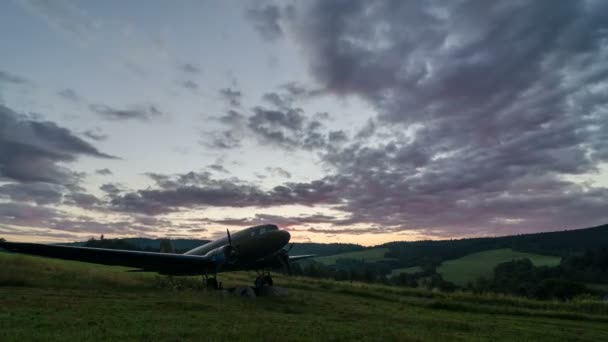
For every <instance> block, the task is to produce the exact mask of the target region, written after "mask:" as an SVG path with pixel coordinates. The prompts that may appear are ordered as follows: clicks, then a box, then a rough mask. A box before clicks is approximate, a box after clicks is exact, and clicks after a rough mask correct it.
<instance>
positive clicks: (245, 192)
mask: <svg viewBox="0 0 608 342" xmlns="http://www.w3.org/2000/svg"><path fill="white" fill-rule="evenodd" d="M149 176H150V177H151V178H152V179H153V180H154V181H155V182H156V183H157V186H158V188H156V189H146V190H139V191H136V192H129V193H126V194H122V195H120V196H114V198H112V208H113V209H114V210H118V211H124V212H134V213H143V214H147V215H157V214H162V213H167V212H172V211H178V210H180V209H183V208H196V207H269V206H280V205H288V204H301V205H314V204H331V203H338V201H337V197H336V195H335V193H336V191H337V189H336V188H335V187H334V186H332V185H331V184H327V183H325V182H324V181H314V182H311V183H285V184H283V185H281V186H277V187H275V188H273V189H271V190H263V189H261V188H259V187H257V186H255V185H253V184H250V183H248V182H244V181H242V180H239V179H236V178H231V179H219V180H218V179H213V178H211V176H210V174H209V173H208V172H203V173H196V172H190V173H187V174H181V175H176V176H166V175H158V174H149Z"/></svg>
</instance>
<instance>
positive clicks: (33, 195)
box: [0, 182, 65, 205]
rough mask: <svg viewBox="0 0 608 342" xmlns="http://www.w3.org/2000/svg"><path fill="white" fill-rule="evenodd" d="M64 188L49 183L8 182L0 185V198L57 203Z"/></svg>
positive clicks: (40, 203)
mask: <svg viewBox="0 0 608 342" xmlns="http://www.w3.org/2000/svg"><path fill="white" fill-rule="evenodd" d="M64 191H65V188H64V187H62V186H59V185H57V184H49V183H38V182H36V183H25V184H19V183H9V184H4V185H2V186H0V198H3V199H6V200H10V201H14V202H33V203H36V204H38V205H46V204H58V203H61V201H62V199H63V193H64Z"/></svg>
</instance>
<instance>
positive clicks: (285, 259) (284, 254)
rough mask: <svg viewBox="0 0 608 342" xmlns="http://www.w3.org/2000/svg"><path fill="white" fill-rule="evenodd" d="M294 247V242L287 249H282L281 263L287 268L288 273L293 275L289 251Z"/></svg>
mask: <svg viewBox="0 0 608 342" xmlns="http://www.w3.org/2000/svg"><path fill="white" fill-rule="evenodd" d="M292 248H293V243H292V244H291V245H290V246H289V248H287V249H282V250H281V254H280V255H281V256H280V259H281V264H283V267H284V268H285V270H286V271H287V275H292V272H291V263H290V262H289V251H291V249H292Z"/></svg>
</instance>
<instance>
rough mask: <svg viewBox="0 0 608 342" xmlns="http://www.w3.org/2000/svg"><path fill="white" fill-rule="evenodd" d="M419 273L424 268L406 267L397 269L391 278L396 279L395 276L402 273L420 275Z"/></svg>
mask: <svg viewBox="0 0 608 342" xmlns="http://www.w3.org/2000/svg"><path fill="white" fill-rule="evenodd" d="M418 272H422V267H420V266H414V267H405V268H395V269H393V271H392V272H391V274H390V276H391V277H394V276H397V275H399V274H400V273H405V274H414V273H418Z"/></svg>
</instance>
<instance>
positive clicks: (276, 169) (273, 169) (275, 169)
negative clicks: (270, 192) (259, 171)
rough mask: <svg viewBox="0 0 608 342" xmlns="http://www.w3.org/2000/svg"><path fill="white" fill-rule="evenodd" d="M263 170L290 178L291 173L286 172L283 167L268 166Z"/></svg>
mask: <svg viewBox="0 0 608 342" xmlns="http://www.w3.org/2000/svg"><path fill="white" fill-rule="evenodd" d="M264 170H266V172H268V173H270V174H272V175H273V176H278V177H284V178H291V173H289V172H287V171H286V170H284V169H283V168H280V167H270V166H268V167H266V168H265V169H264Z"/></svg>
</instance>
